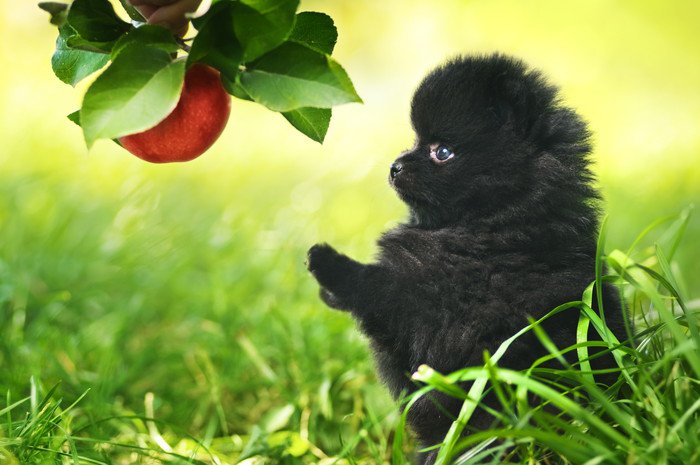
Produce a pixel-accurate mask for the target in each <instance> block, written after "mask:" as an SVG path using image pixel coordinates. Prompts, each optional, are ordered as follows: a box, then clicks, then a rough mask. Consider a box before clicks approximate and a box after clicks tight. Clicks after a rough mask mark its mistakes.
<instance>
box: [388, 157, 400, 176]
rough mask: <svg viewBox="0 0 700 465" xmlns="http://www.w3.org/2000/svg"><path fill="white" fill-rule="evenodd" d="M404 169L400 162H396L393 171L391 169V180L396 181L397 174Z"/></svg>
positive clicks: (393, 164)
mask: <svg viewBox="0 0 700 465" xmlns="http://www.w3.org/2000/svg"><path fill="white" fill-rule="evenodd" d="M402 169H403V165H402V164H401V162H400V161H395V162H394V163H392V165H391V169H389V176H391V179H394V178H395V177H396V175H397V174H399V173H400V172H401V170H402Z"/></svg>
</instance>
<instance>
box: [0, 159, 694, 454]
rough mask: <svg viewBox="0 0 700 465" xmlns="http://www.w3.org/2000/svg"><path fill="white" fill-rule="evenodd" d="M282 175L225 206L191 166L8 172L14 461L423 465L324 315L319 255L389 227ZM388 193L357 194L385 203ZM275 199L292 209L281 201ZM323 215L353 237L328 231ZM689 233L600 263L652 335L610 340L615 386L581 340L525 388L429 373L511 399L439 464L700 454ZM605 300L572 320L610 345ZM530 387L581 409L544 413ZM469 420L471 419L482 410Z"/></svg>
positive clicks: (5, 331) (2, 421) (501, 376)
mask: <svg viewBox="0 0 700 465" xmlns="http://www.w3.org/2000/svg"><path fill="white" fill-rule="evenodd" d="M253 168H254V167H253ZM253 168H251V169H253ZM297 169H299V168H297ZM276 170H277V171H274V172H271V173H266V175H267V176H268V177H269V178H268V179H266V182H265V183H262V182H260V181H259V179H257V180H256V178H254V177H253V176H250V175H251V173H240V176H239V177H238V178H237V183H238V184H237V185H236V186H230V187H227V188H221V187H220V186H219V187H218V189H219V190H215V189H209V188H207V187H206V186H202V184H201V183H202V179H205V177H204V176H201V177H197V176H192V177H189V178H188V177H184V176H182V175H181V174H180V173H175V172H170V174H159V176H161V177H160V178H157V179H149V178H148V177H147V176H148V174H149V173H154V172H155V171H153V172H151V171H146V174H140V175H138V176H134V175H133V174H132V175H129V176H122V175H123V174H124V173H116V174H114V176H113V177H111V178H107V177H106V176H105V177H102V178H81V177H79V176H77V175H73V176H72V177H65V176H64V174H65V173H60V172H56V171H55V169H47V170H46V171H45V172H41V171H32V170H28V171H26V172H23V171H22V170H15V172H14V174H13V175H11V176H3V182H2V183H0V222H1V224H2V229H0V393H1V394H2V396H3V400H0V463H3V464H4V463H8V464H14V463H21V464H25V463H86V464H88V463H124V464H126V463H161V462H164V463H206V464H225V463H231V464H232V463H237V462H238V461H241V460H245V462H244V463H246V464H248V465H250V464H254V463H255V464H257V463H288V464H301V463H319V462H320V463H325V464H330V463H348V464H349V463H358V464H359V463H365V464H375V463H392V462H393V463H397V464H398V463H401V462H405V461H408V460H410V457H411V454H412V453H413V450H414V449H413V448H414V446H413V444H412V442H411V439H410V435H409V434H408V433H406V431H405V430H404V429H403V427H402V416H401V412H400V411H399V410H398V409H397V408H396V407H395V404H394V403H393V401H391V399H390V398H389V396H388V394H387V393H386V392H385V390H384V388H383V387H382V386H381V385H380V384H379V383H378V382H377V380H376V378H375V375H374V372H373V369H372V366H371V362H370V355H369V352H368V349H367V347H366V346H367V344H366V341H364V340H363V338H362V337H361V336H360V335H359V333H358V332H357V330H356V329H355V327H354V324H353V322H352V320H351V319H350V318H349V317H348V316H347V315H346V314H342V313H339V312H333V311H330V310H328V309H326V308H324V307H323V305H322V304H321V303H320V301H319V300H318V298H317V296H316V293H317V288H316V285H315V283H314V282H313V280H312V279H310V278H309V277H308V275H307V273H306V271H305V269H304V263H303V261H304V255H305V251H306V248H307V247H308V245H310V244H311V243H313V242H314V241H316V240H318V238H324V239H328V240H331V241H332V240H333V238H334V237H335V236H342V237H344V238H345V240H344V243H346V244H347V243H349V244H350V248H351V250H350V252H351V253H353V255H356V256H360V257H363V256H364V257H366V256H368V255H369V253H370V250H369V249H368V247H369V244H371V243H372V242H371V241H372V238H374V237H376V235H377V233H378V231H379V230H381V229H383V228H384V225H383V224H382V223H381V221H376V220H375V221H374V222H372V223H371V224H370V225H369V226H368V227H367V228H366V229H362V228H360V227H359V226H358V225H357V224H354V223H353V221H360V220H357V219H352V218H350V219H349V220H347V219H346V220H343V219H341V218H338V217H337V215H338V213H337V212H338V211H342V208H343V207H345V208H346V207H347V202H348V200H350V201H352V200H353V199H354V197H352V196H347V195H345V196H343V192H344V189H346V186H345V185H340V184H339V185H328V186H323V191H322V192H323V193H324V195H326V198H327V199H328V201H327V202H321V203H319V202H316V204H314V202H311V204H306V203H304V202H305V201H306V200H304V199H308V198H313V195H311V194H313V192H315V188H314V184H313V183H314V182H315V181H314V180H313V179H312V180H307V182H306V183H304V184H302V185H301V186H299V185H297V183H298V180H299V179H303V178H304V175H303V173H295V172H293V171H290V168H289V167H284V166H280V167H278V168H276ZM159 173H160V172H159ZM178 176H179V177H178ZM67 180H70V182H69V181H67ZM373 185H374V183H373V180H371V179H370V180H368V181H363V185H362V186H360V187H357V186H352V187H353V189H356V191H359V192H361V195H360V194H358V195H359V197H361V198H360V200H363V199H364V200H367V199H369V198H372V197H373V196H376V191H373V190H372V189H374V188H373V187H371V186H373ZM271 186H274V188H275V189H276V191H277V192H286V193H289V192H292V193H293V195H291V196H290V195H289V194H287V195H286V196H282V197H278V196H275V195H269V192H268V191H267V189H269V188H270V187H271ZM222 189H223V190H222ZM295 192H296V193H295ZM294 193H295V194H294ZM310 193H311V194H310ZM314 195H316V194H314ZM229 199H235V202H233V201H231V200H229ZM354 200H357V199H354ZM362 204H363V205H370V204H371V202H369V201H368V202H362ZM251 206H254V208H253V207H251ZM389 208H390V207H386V206H384V205H383V204H382V203H381V202H378V203H375V204H372V209H373V210H372V211H371V213H372V214H373V215H375V216H376V217H378V218H391V217H393V216H395V215H394V214H393V212H390V211H389ZM334 215H336V216H334ZM318 218H325V219H328V218H331V220H332V222H333V223H335V224H340V225H341V226H340V227H341V229H342V228H345V229H346V230H347V231H346V232H343V231H342V230H341V231H335V232H334V231H330V230H326V229H324V228H326V226H324V224H325V223H324V224H321V223H319V222H318V221H319V220H318ZM360 219H361V218H360ZM686 219H687V217H686V216H682V217H681V218H680V219H677V220H675V222H673V221H669V222H667V223H665V224H663V225H660V226H659V227H658V228H656V230H655V231H658V230H666V231H668V232H667V233H666V234H665V235H662V234H656V235H653V234H654V232H655V231H652V235H651V236H650V237H653V238H654V239H653V241H652V242H658V244H659V247H658V248H657V249H654V248H653V247H651V248H649V247H645V246H644V244H648V243H649V240H648V239H647V238H643V239H642V240H641V241H640V242H638V243H637V244H636V245H635V246H634V248H633V249H632V250H628V251H626V252H624V253H623V252H620V251H612V252H610V253H609V254H608V255H607V256H605V257H603V256H601V257H600V262H601V264H602V263H603V262H604V261H605V262H607V263H608V265H609V268H610V270H611V273H612V275H611V276H610V277H604V276H602V273H601V274H599V279H613V280H618V281H621V282H622V288H623V291H624V293H625V298H626V301H627V302H629V303H630V311H631V314H632V315H633V318H635V321H636V324H637V325H638V328H641V329H643V330H644V331H645V332H643V333H642V335H641V336H639V338H638V339H637V341H636V345H633V346H630V347H628V346H618V344H617V342H616V341H614V340H610V338H606V341H607V342H608V343H609V344H610V349H611V350H615V351H616V353H617V354H618V355H619V361H620V370H619V375H620V382H619V383H617V384H616V385H614V386H613V387H612V388H611V389H609V390H607V391H603V390H601V389H599V388H597V387H596V386H595V385H594V384H593V383H591V382H590V373H588V372H587V371H586V367H587V365H586V348H587V347H588V346H590V343H587V342H586V341H583V340H582V341H580V344H579V345H578V347H577V348H554V347H552V351H553V355H552V356H553V357H556V356H557V350H561V351H566V350H577V352H578V353H579V355H580V357H581V363H579V364H576V365H574V366H570V367H565V368H563V369H562V370H559V371H557V372H552V371H551V370H545V369H543V368H539V367H537V366H535V367H533V368H532V369H531V370H530V372H529V373H526V374H523V373H513V372H510V371H508V370H504V369H501V368H499V367H498V365H497V360H498V357H499V353H495V354H492V355H491V356H490V359H488V363H487V364H486V365H485V366H484V367H472V368H468V369H465V370H464V371H462V372H459V373H455V374H450V375H445V376H443V375H440V374H437V373H435V372H433V371H431V370H429V369H427V368H425V369H422V370H421V371H420V372H419V373H418V374H417V375H416V378H417V380H419V381H423V382H425V383H426V388H425V389H426V390H428V389H434V388H438V389H443V390H446V391H450V392H453V393H454V394H455V395H458V396H461V395H464V394H465V393H461V392H458V391H455V390H454V386H452V384H454V382H455V381H456V380H457V379H473V380H476V382H475V383H474V386H475V387H474V388H473V389H472V392H470V393H469V396H470V397H471V398H478V397H479V394H480V393H481V391H482V390H484V391H485V390H487V389H495V390H496V391H497V392H498V393H499V398H501V399H502V401H503V409H502V412H501V413H500V414H499V415H500V419H501V421H500V424H499V425H497V427H496V428H495V429H494V430H493V431H487V432H482V433H480V434H478V435H472V436H470V437H468V438H461V437H460V435H459V427H456V428H455V429H454V431H453V432H452V434H451V436H450V437H448V440H447V445H446V446H445V447H444V448H443V452H441V454H442V455H441V460H443V459H444V460H443V462H444V463H447V462H448V461H449V460H457V462H458V463H491V462H493V463H542V464H548V463H590V464H593V463H629V461H631V462H634V463H654V464H656V463H692V461H693V460H696V461H697V460H700V459H699V458H698V457H697V456H696V455H693V454H697V452H695V451H696V450H698V449H700V445H699V444H698V438H697V436H698V434H697V432H698V431H699V430H700V417H699V413H698V412H699V406H698V401H697V399H698V397H700V396H699V395H698V394H700V381H699V380H700V374H699V373H698V372H697V365H698V360H697V358H698V355H697V354H698V348H699V347H700V341H699V340H698V336H697V321H696V320H693V316H692V315H693V312H695V311H697V307H698V304H697V301H692V299H689V298H688V296H689V291H688V290H686V289H685V286H684V285H683V284H682V283H683V280H682V279H681V275H680V273H679V271H678V269H677V267H676V265H675V264H676V261H677V259H678V257H677V256H675V253H676V251H677V250H682V249H678V247H677V244H678V240H679V239H678V238H679V237H680V236H681V234H682V232H683V229H684V227H685V226H684V225H685V224H686ZM343 221H346V223H345V224H344V223H343ZM347 222H349V223H347ZM359 230H362V233H361V234H359V235H357V236H356V237H354V238H353V239H352V240H351V239H348V238H350V237H352V235H353V234H354V233H355V232H356V231H359ZM346 250H347V249H346ZM691 291H692V290H691ZM690 295H693V294H692V293H691V294H690ZM595 298H596V296H595V295H586V296H583V297H582V301H581V303H579V304H578V305H572V306H571V308H567V309H562V311H580V308H584V309H586V310H587V311H586V312H583V315H584V316H585V317H582V319H581V328H582V329H581V334H585V330H584V329H585V325H586V324H593V325H594V326H596V327H597V328H599V329H600V330H601V331H604V327H603V326H602V323H601V322H598V317H597V316H596V315H595V314H593V313H592V312H591V311H590V310H589V307H590V306H591V302H592V299H595ZM587 299H588V300H587ZM586 318H589V319H590V323H589V322H588V321H589V320H588V319H586ZM532 330H535V327H533V329H532ZM538 334H539V336H540V338H541V340H542V341H543V342H544V343H545V344H547V343H548V342H547V339H546V335H544V334H541V333H538ZM503 350H507V348H506V347H505V346H504V348H503ZM572 386H573V387H572ZM529 392H533V393H537V394H538V396H539V398H540V399H541V401H542V403H551V404H553V405H554V406H557V407H558V408H560V409H563V411H564V412H565V413H562V414H556V413H555V412H554V411H552V410H551V409H543V408H542V405H541V404H540V405H534V404H530V403H529V399H531V396H528V395H527V394H528V393H529ZM465 406H466V407H465V409H464V410H463V415H462V416H461V420H466V419H467V417H468V416H469V412H470V410H471V409H472V408H480V407H476V406H475V404H474V403H470V402H467V403H465ZM457 425H459V423H457ZM494 438H496V439H494ZM494 457H495V458H494ZM644 461H646V462H644Z"/></svg>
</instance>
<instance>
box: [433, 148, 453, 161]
mask: <svg viewBox="0 0 700 465" xmlns="http://www.w3.org/2000/svg"><path fill="white" fill-rule="evenodd" d="M454 156H455V153H454V152H453V151H452V150H450V149H448V148H447V147H446V146H444V145H437V144H433V145H431V146H430V158H431V159H432V160H433V161H434V162H435V163H445V162H446V161H447V160H449V159H450V158H452V157H454Z"/></svg>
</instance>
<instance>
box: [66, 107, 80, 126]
mask: <svg viewBox="0 0 700 465" xmlns="http://www.w3.org/2000/svg"><path fill="white" fill-rule="evenodd" d="M66 118H68V119H69V120H71V121H72V122H74V123H75V124H77V125H78V126H80V110H75V111H74V112H73V113H71V114H69V115H66Z"/></svg>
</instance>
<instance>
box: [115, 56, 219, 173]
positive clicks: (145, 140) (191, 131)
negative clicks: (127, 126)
mask: <svg viewBox="0 0 700 465" xmlns="http://www.w3.org/2000/svg"><path fill="white" fill-rule="evenodd" d="M230 113H231V97H230V96H229V94H228V93H227V92H226V90H225V89H224V86H223V85H222V84H221V79H220V77H219V72H218V71H217V70H215V69H214V68H211V67H209V66H207V65H204V64H201V63H196V64H194V65H193V66H192V67H191V68H190V69H189V70H187V72H186V74H185V82H184V85H183V87H182V93H181V94H180V100H179V101H178V103H177V106H176V107H175V109H174V110H173V111H172V113H170V114H169V115H168V116H167V117H166V118H165V119H164V120H163V121H161V122H160V123H158V124H157V125H156V126H154V127H152V128H150V129H147V130H145V131H143V132H139V133H137V134H131V135H128V136H124V137H121V138H120V139H119V142H120V143H121V144H122V146H123V147H124V148H125V149H126V150H128V151H129V152H131V153H132V154H134V155H136V156H137V157H139V158H141V159H142V160H145V161H148V162H151V163H171V162H183V161H189V160H193V159H195V158H197V157H199V156H200V155H201V154H203V153H204V152H205V151H206V150H207V149H208V148H209V147H211V146H212V144H214V142H216V140H217V139H218V138H219V136H220V135H221V133H222V132H223V130H224V128H225V127H226V123H227V121H228V117H229V114H230Z"/></svg>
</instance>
